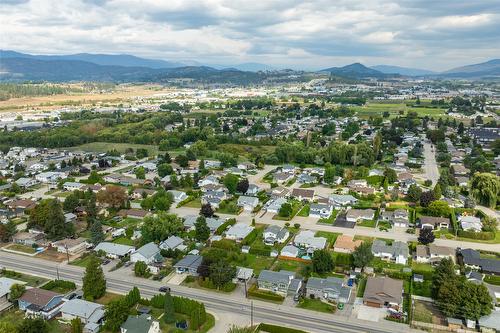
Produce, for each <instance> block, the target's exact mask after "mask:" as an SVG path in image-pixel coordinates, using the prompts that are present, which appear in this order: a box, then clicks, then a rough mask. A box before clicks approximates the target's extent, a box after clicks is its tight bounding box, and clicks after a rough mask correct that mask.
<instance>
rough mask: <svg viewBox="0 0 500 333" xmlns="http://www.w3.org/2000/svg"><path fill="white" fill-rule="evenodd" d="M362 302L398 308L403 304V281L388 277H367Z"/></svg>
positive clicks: (379, 306) (375, 305) (380, 306)
mask: <svg viewBox="0 0 500 333" xmlns="http://www.w3.org/2000/svg"><path fill="white" fill-rule="evenodd" d="M363 304H364V305H368V306H372V307H376V308H382V307H389V308H393V309H396V310H399V309H401V308H402V306H403V281H402V280H395V279H391V278H389V277H385V276H384V277H369V278H368V280H367V281H366V288H365V293H364V294H363Z"/></svg>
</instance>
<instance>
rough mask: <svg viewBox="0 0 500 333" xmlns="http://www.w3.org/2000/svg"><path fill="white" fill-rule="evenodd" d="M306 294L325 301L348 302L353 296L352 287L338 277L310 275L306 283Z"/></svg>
mask: <svg viewBox="0 0 500 333" xmlns="http://www.w3.org/2000/svg"><path fill="white" fill-rule="evenodd" d="M306 295H307V296H308V297H310V298H316V299H320V300H325V301H335V302H340V303H347V302H348V301H349V297H350V296H351V288H350V287H348V286H346V285H345V284H344V280H343V279H341V278H338V277H327V278H326V279H322V278H317V277H310V278H309V279H308V280H307V284H306Z"/></svg>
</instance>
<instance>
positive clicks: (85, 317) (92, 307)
mask: <svg viewBox="0 0 500 333" xmlns="http://www.w3.org/2000/svg"><path fill="white" fill-rule="evenodd" d="M104 312H105V310H104V305H102V304H98V303H93V302H89V301H85V300H83V299H78V298H74V299H71V300H68V301H66V302H65V303H64V304H63V305H62V307H61V316H62V318H63V319H64V320H67V321H71V320H73V319H75V318H80V320H81V322H82V323H83V324H84V326H85V329H86V331H87V332H92V333H93V332H98V331H99V327H100V326H101V324H102V322H103V319H104Z"/></svg>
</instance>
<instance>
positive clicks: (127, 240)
mask: <svg viewBox="0 0 500 333" xmlns="http://www.w3.org/2000/svg"><path fill="white" fill-rule="evenodd" d="M113 243H115V244H121V245H130V246H134V245H135V242H134V241H133V240H131V239H130V238H127V237H125V236H122V237H118V238H115V239H113Z"/></svg>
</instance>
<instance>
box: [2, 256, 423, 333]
mask: <svg viewBox="0 0 500 333" xmlns="http://www.w3.org/2000/svg"><path fill="white" fill-rule="evenodd" d="M0 266H2V267H6V268H8V269H12V270H16V271H19V272H23V273H27V274H32V275H37V276H41V277H47V278H56V277H57V276H58V274H59V278H60V279H64V280H69V281H73V282H75V283H77V284H80V283H81V278H82V276H83V271H84V269H83V268H81V267H77V266H71V265H67V264H57V263H54V262H50V261H46V260H43V259H38V258H31V257H26V256H22V255H16V254H11V253H6V252H2V253H1V256H0ZM105 274H106V280H107V289H108V290H109V291H111V292H116V293H120V294H125V293H127V292H128V291H129V290H130V289H131V288H132V287H133V286H137V287H138V288H139V289H140V291H141V294H142V295H143V296H145V297H152V296H153V295H155V294H157V293H158V288H159V287H160V286H161V285H162V283H160V282H157V281H152V280H146V279H139V278H135V277H130V276H123V274H121V273H120V272H119V271H115V272H107V273H105ZM169 287H171V288H172V293H173V294H174V295H179V296H185V297H189V298H192V299H196V300H199V301H202V302H203V303H205V306H206V307H207V310H208V311H209V312H212V313H215V315H216V316H220V315H224V314H225V315H227V314H231V315H233V314H234V316H235V318H240V319H241V317H242V316H243V317H247V318H248V321H247V322H241V321H240V320H238V319H236V321H235V324H238V325H248V324H249V321H250V312H251V307H252V306H253V315H254V317H253V318H254V323H259V322H268V323H274V324H278V325H281V326H291V327H296V328H300V329H304V330H307V331H309V332H332V333H333V332H335V333H353V332H357V333H362V332H370V333H384V332H401V333H402V332H417V331H414V330H411V329H410V328H409V327H408V326H407V325H402V324H397V323H393V322H387V321H381V322H379V323H377V324H376V327H374V323H371V322H366V321H362V320H358V319H354V318H349V317H344V316H339V315H330V314H323V313H317V312H314V311H308V310H303V309H297V308H294V307H289V306H285V305H276V304H270V303H266V302H261V301H253V302H252V301H250V300H247V299H242V298H240V297H237V296H232V295H221V294H219V293H212V292H209V291H205V290H198V289H193V288H187V287H183V286H174V285H169Z"/></svg>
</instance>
